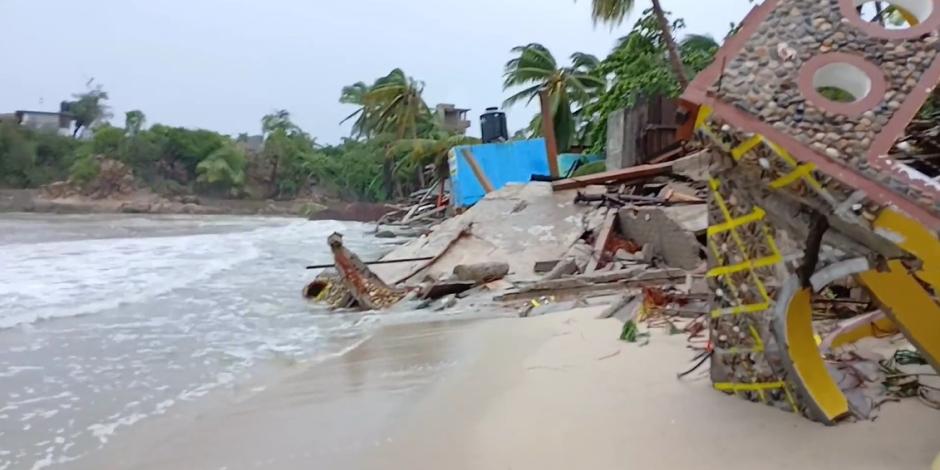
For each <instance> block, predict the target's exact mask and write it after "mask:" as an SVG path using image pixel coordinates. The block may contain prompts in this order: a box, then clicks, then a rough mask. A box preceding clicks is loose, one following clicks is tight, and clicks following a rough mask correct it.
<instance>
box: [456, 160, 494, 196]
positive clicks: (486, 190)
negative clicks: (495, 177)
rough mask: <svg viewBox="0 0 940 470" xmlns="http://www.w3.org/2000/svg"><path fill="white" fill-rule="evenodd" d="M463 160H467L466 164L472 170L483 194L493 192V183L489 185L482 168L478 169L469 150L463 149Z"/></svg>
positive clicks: (478, 166)
mask: <svg viewBox="0 0 940 470" xmlns="http://www.w3.org/2000/svg"><path fill="white" fill-rule="evenodd" d="M463 158H464V159H465V160H467V164H468V165H470V169H471V170H473V175H474V176H476V177H477V181H478V182H479V183H480V186H482V187H483V192H484V193H486V194H489V193H491V192H493V183H490V179H489V178H487V177H486V173H484V172H483V168H481V167H480V164H479V163H478V162H477V159H476V157H474V156H473V152H471V151H470V149H463Z"/></svg>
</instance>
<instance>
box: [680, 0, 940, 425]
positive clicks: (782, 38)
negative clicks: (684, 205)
mask: <svg viewBox="0 0 940 470" xmlns="http://www.w3.org/2000/svg"><path fill="white" fill-rule="evenodd" d="M914 3H916V2H914ZM914 3H911V4H905V8H898V11H901V12H902V15H903V16H904V17H905V19H906V20H907V21H908V23H909V24H908V26H909V27H907V28H900V29H891V28H886V27H885V26H883V25H880V24H878V23H877V22H867V21H865V20H864V19H862V18H861V16H860V13H859V10H857V9H856V6H857V5H858V4H859V2H854V1H852V0H838V1H835V2H823V3H820V2H814V1H811V0H766V1H765V2H763V3H762V4H761V5H760V6H758V7H756V8H755V9H754V10H753V11H752V12H751V14H749V15H748V17H747V18H746V19H745V21H744V22H743V25H742V28H741V30H740V31H739V32H738V33H737V34H736V35H735V36H734V37H733V38H731V39H729V40H728V41H727V42H726V44H725V45H724V46H723V47H722V48H721V50H720V52H719V53H718V55H717V57H716V59H715V62H714V63H713V65H712V66H711V67H710V68H709V69H707V70H705V71H704V72H703V73H701V74H700V75H699V76H698V77H696V79H695V80H694V81H693V83H692V84H691V85H690V87H689V88H688V89H687V90H686V91H685V93H684V95H683V98H684V99H686V100H687V101H689V102H692V103H695V104H697V105H699V106H700V107H699V110H698V117H697V119H696V128H697V133H698V135H699V136H700V137H701V138H702V139H703V141H705V142H707V143H708V144H709V145H710V147H711V149H712V150H713V154H714V158H713V160H712V163H711V168H710V169H711V178H712V180H711V182H710V188H711V190H712V198H711V201H710V202H711V204H710V223H711V226H710V227H709V229H708V243H709V246H710V250H711V253H710V265H709V267H710V270H709V272H708V278H709V281H710V283H711V284H712V287H713V292H714V303H713V309H712V312H711V317H712V320H711V322H710V325H709V326H710V330H711V333H710V334H711V339H712V341H713V344H714V352H713V354H712V356H711V358H712V360H711V373H712V380H713V382H714V385H715V388H716V389H718V390H722V391H725V392H728V393H734V394H736V395H739V396H743V397H745V398H747V399H750V400H753V401H761V402H764V403H768V404H771V405H774V406H779V407H781V408H785V409H789V410H793V411H796V412H800V413H803V414H804V415H806V416H808V417H810V418H812V419H815V420H818V421H821V422H824V423H828V424H832V423H835V422H837V421H839V420H841V419H843V418H845V417H847V416H849V415H851V414H853V413H854V414H856V415H859V413H857V410H853V409H852V407H851V403H850V401H849V400H848V398H847V397H846V395H845V394H844V392H843V391H842V390H840V388H839V386H838V384H837V382H836V381H835V379H834V378H833V376H832V375H831V374H830V373H829V372H828V371H827V368H826V364H825V362H824V361H823V359H822V358H823V356H822V353H821V352H820V350H819V348H818V346H817V344H816V341H815V338H814V335H815V333H814V323H813V318H814V312H816V307H815V305H816V304H817V299H818V297H819V295H820V294H821V293H822V292H824V291H825V289H828V288H829V286H830V285H832V284H833V283H836V282H838V281H839V280H840V279H845V278H851V279H853V280H854V281H855V282H857V283H858V284H859V285H860V286H862V287H863V288H864V289H865V290H866V291H867V292H868V295H870V296H871V298H872V300H873V303H874V304H875V308H881V310H883V311H885V313H886V314H887V315H888V316H889V317H890V318H891V320H892V321H893V322H894V323H895V324H897V325H898V327H899V328H900V330H901V331H902V332H903V333H904V335H905V336H906V337H907V339H908V340H910V342H911V343H912V344H913V345H914V346H915V347H917V349H918V350H919V351H920V352H921V353H922V354H923V355H924V356H925V358H926V359H927V360H928V361H929V362H931V363H932V364H933V365H934V367H935V368H937V369H938V370H940V333H938V332H940V305H938V302H937V298H936V293H937V292H940V239H938V233H937V232H938V230H940V197H938V195H940V184H938V183H937V182H936V181H935V180H933V178H931V177H930V176H928V175H925V174H923V173H920V172H919V171H917V170H915V169H914V168H912V167H910V166H908V165H907V164H905V163H903V162H902V161H900V160H899V159H897V158H893V157H891V156H890V155H891V154H892V153H895V151H894V150H893V149H892V147H893V146H894V143H895V142H896V140H897V138H898V137H899V136H900V135H901V134H902V133H903V131H904V127H905V125H907V123H908V122H909V121H910V120H911V118H913V117H914V115H915V114H916V113H917V112H918V109H919V108H920V106H921V105H922V104H923V103H924V101H925V99H926V98H927V96H928V93H930V92H931V90H932V89H933V87H935V86H936V84H937V82H938V79H940V56H938V53H937V51H938V50H937V47H936V46H937V43H938V29H940V15H937V14H934V13H935V12H934V10H936V9H937V8H936V6H937V5H936V3H935V2H932V1H926V2H922V3H920V5H921V6H924V5H926V8H919V7H918V8H914V9H910V10H909V9H907V7H910V6H911V5H914ZM915 6H916V5H915ZM915 10H916V11H915ZM833 89H838V90H840V93H847V94H848V95H850V96H851V98H850V99H844V100H842V99H839V100H837V99H835V98H834V95H833ZM839 300H840V301H845V300H849V301H855V300H856V299H853V298H849V299H839Z"/></svg>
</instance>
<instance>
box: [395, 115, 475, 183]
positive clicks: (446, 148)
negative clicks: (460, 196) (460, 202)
mask: <svg viewBox="0 0 940 470" xmlns="http://www.w3.org/2000/svg"><path fill="white" fill-rule="evenodd" d="M478 143H480V139H477V138H475V137H468V136H464V135H459V134H453V133H450V132H447V131H445V130H443V129H440V128H438V129H435V130H434V131H433V132H431V133H430V134H429V135H428V136H427V137H424V138H415V139H403V140H400V141H398V142H396V144H395V147H394V149H393V153H403V154H405V155H407V157H408V158H409V159H411V161H412V162H413V163H415V164H416V165H418V166H419V167H423V166H425V165H428V164H433V165H434V167H435V169H436V170H437V178H438V179H439V180H440V181H444V180H446V179H447V178H449V177H450V170H449V167H448V163H447V160H448V156H449V153H450V151H451V149H453V148H454V147H457V146H458V145H472V144H478Z"/></svg>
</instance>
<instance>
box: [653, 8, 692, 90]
mask: <svg viewBox="0 0 940 470" xmlns="http://www.w3.org/2000/svg"><path fill="white" fill-rule="evenodd" d="M653 13H654V14H655V15H656V19H657V20H659V28H660V29H661V30H662V32H663V40H665V41H666V48H667V49H668V50H669V61H670V62H672V71H673V73H675V74H676V80H678V81H679V85H680V86H682V89H683V90H685V89H686V87H688V86H689V77H688V76H686V74H685V68H684V67H683V66H682V57H681V56H680V55H679V47H678V46H677V45H676V40H675V38H673V37H672V28H671V27H670V26H669V20H668V19H666V13H665V12H663V7H662V5H660V4H659V0H653Z"/></svg>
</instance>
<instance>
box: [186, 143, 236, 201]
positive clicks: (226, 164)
mask: <svg viewBox="0 0 940 470" xmlns="http://www.w3.org/2000/svg"><path fill="white" fill-rule="evenodd" d="M246 164H247V159H246V158H245V152H244V151H242V150H241V149H239V148H238V147H237V146H235V145H234V144H233V143H231V142H226V143H225V144H224V145H222V146H221V147H219V148H218V149H216V150H215V151H214V152H212V153H211V154H209V156H208V157H206V158H205V159H203V160H202V161H201V162H199V164H198V165H196V172H197V173H198V177H197V180H196V181H198V182H199V183H202V184H204V185H207V186H208V187H211V188H218V189H221V190H224V191H229V192H231V191H233V190H237V189H239V188H241V187H242V186H243V185H244V184H245V165H246Z"/></svg>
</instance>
